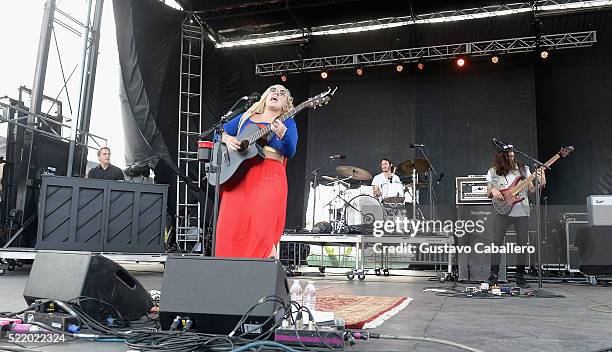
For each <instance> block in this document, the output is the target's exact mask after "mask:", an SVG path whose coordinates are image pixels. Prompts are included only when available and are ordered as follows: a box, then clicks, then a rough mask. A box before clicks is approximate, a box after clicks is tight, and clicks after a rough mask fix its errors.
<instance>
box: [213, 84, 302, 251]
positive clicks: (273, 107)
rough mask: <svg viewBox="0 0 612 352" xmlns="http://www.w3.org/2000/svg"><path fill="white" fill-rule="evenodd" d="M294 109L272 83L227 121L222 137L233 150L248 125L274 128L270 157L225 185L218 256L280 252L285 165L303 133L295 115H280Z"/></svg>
mask: <svg viewBox="0 0 612 352" xmlns="http://www.w3.org/2000/svg"><path fill="white" fill-rule="evenodd" d="M291 109H293V99H292V97H291V94H290V93H289V90H288V89H287V88H285V87H283V86H282V85H273V86H271V87H269V88H268V89H266V91H265V92H264V93H263V94H262V96H261V99H260V100H259V101H258V102H257V103H255V104H253V106H251V107H250V108H249V109H248V110H247V111H246V112H245V113H244V114H242V115H239V116H237V117H235V118H234V119H232V120H230V121H229V122H227V123H226V124H225V125H223V129H224V132H223V135H222V136H221V141H222V142H223V143H225V145H227V147H228V148H229V149H231V150H238V149H239V148H240V141H239V140H238V139H237V138H236V137H235V136H236V135H238V133H239V132H240V131H241V130H242V129H243V128H244V127H245V126H247V125H249V124H255V125H257V126H258V127H259V128H264V127H267V126H270V128H271V130H272V132H273V133H271V134H270V135H269V136H268V139H267V143H266V144H267V145H266V146H265V147H264V150H263V151H264V154H265V158H264V159H263V160H261V161H258V162H256V163H254V164H253V165H251V166H250V167H249V168H248V169H247V171H246V173H245V174H244V176H243V177H242V178H239V179H238V180H236V182H232V183H229V184H224V185H223V193H222V198H221V206H220V208H219V219H218V222H217V243H216V253H215V255H216V256H220V257H244V258H268V257H278V243H279V241H280V238H281V235H282V233H283V230H284V227H285V215H286V209H287V175H286V173H285V166H286V164H287V159H288V158H291V157H292V156H293V155H294V154H295V151H296V146H297V141H298V133H297V128H296V124H295V120H294V119H287V120H285V121H284V122H280V121H279V120H277V119H276V118H277V117H278V116H280V115H282V114H283V113H286V112H288V111H290V110H291Z"/></svg>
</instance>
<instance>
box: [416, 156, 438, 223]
mask: <svg viewBox="0 0 612 352" xmlns="http://www.w3.org/2000/svg"><path fill="white" fill-rule="evenodd" d="M417 148H419V150H420V151H421V153H422V154H423V156H424V157H425V160H427V162H428V163H429V166H430V168H431V170H430V171H429V172H428V173H429V180H428V181H429V182H428V183H429V185H428V192H429V206H430V207H431V209H429V215H430V219H431V220H434V219H435V211H434V203H435V202H434V190H433V178H434V176H435V177H436V178H437V177H438V172H437V171H436V168H435V167H434V165H433V164H432V163H431V161H430V160H429V156H428V155H427V146H423V147H417ZM432 172H433V174H432ZM414 193H415V197H416V189H415V190H414Z"/></svg>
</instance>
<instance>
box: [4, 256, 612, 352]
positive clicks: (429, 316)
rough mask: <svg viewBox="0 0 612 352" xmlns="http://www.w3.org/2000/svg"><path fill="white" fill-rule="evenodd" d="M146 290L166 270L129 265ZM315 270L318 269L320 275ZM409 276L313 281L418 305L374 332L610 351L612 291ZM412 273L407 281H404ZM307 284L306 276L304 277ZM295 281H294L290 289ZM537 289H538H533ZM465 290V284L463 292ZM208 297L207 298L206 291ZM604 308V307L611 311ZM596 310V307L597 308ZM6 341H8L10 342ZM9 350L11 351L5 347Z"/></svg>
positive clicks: (19, 285) (21, 278)
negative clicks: (539, 289) (448, 292)
mask: <svg viewBox="0 0 612 352" xmlns="http://www.w3.org/2000/svg"><path fill="white" fill-rule="evenodd" d="M124 265H125V267H126V268H128V269H129V270H130V271H131V272H132V273H133V274H134V275H135V277H136V278H137V279H138V280H139V281H140V282H141V283H142V284H143V285H144V287H145V288H146V289H147V290H159V289H160V288H161V282H162V274H163V266H162V265H160V264H124ZM313 269H314V268H313ZM28 270H29V269H28V268H27V267H26V266H24V267H22V268H18V269H17V270H15V271H11V272H8V273H7V274H6V275H5V276H4V277H3V278H2V290H1V292H0V311H17V310H20V309H23V308H25V307H26V304H25V301H24V300H23V297H22V292H23V289H24V287H25V284H26V280H27V278H28ZM402 274H403V275H401V276H395V275H393V272H392V276H390V277H376V276H373V275H369V276H368V278H367V280H365V281H357V280H355V281H349V280H346V278H345V277H344V276H343V275H342V274H338V276H336V275H335V274H333V273H332V274H328V275H327V276H326V277H323V278H316V277H315V278H313V280H315V286H316V287H317V292H318V294H320V295H321V294H325V295H357V296H407V297H411V298H413V301H412V302H411V303H410V304H408V306H407V307H405V308H404V309H403V310H402V311H400V312H399V313H398V314H397V315H395V316H394V317H392V318H390V319H389V320H387V321H385V322H384V323H383V324H382V325H381V326H380V327H378V328H376V329H372V330H371V332H378V333H382V334H386V335H395V336H420V337H429V338H439V339H444V340H449V341H453V342H456V343H460V344H464V345H468V346H470V347H473V348H477V349H480V350H482V351H530V350H531V351H581V352H582V351H597V350H600V349H603V348H606V347H609V346H610V340H609V338H607V337H606V336H608V335H609V327H610V326H611V324H612V315H610V314H606V313H600V312H596V311H593V310H589V309H587V307H588V306H592V305H596V304H606V303H610V289H611V288H610V287H601V286H596V287H593V286H586V285H584V284H582V285H579V284H548V283H545V288H546V289H547V290H548V291H551V292H553V293H555V294H560V295H563V296H565V298H523V297H509V296H506V297H505V298H500V299H479V298H465V297H463V298H459V297H454V298H450V297H441V296H438V295H436V294H435V293H433V292H424V291H423V289H424V288H427V287H442V286H444V287H447V286H448V285H451V283H445V284H440V283H439V282H436V281H435V280H432V278H433V277H435V274H434V273H433V272H428V271H404V272H402ZM404 274H405V275H404ZM301 279H302V280H304V277H302V278H301ZM291 282H292V278H289V283H290V284H291ZM531 285H532V287H535V283H533V282H532V283H531ZM463 286H465V285H463V284H459V285H458V286H457V287H458V288H459V287H463ZM203 293H205V292H203ZM604 308H605V307H599V309H604ZM596 309H597V308H596ZM3 342H4V341H3ZM2 346H5V345H4V344H2ZM34 348H35V349H37V350H41V351H83V350H88V351H109V352H110V351H126V350H127V349H128V348H127V346H126V345H125V344H124V343H121V342H114V343H106V342H105V343H100V342H91V341H72V342H66V343H61V344H55V345H49V346H45V347H41V346H38V347H34ZM346 350H349V351H459V349H456V348H454V347H450V346H443V345H439V344H431V343H426V342H413V341H392V340H377V339H371V340H369V341H357V343H356V344H355V345H354V346H353V347H350V346H347V347H346Z"/></svg>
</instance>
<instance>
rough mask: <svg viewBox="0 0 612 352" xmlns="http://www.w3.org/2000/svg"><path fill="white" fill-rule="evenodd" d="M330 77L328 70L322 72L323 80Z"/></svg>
mask: <svg viewBox="0 0 612 352" xmlns="http://www.w3.org/2000/svg"><path fill="white" fill-rule="evenodd" d="M328 76H329V74H328V73H327V71H326V70H323V71H321V78H323V79H327V77H328Z"/></svg>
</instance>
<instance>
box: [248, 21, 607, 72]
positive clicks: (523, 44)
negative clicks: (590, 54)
mask: <svg viewBox="0 0 612 352" xmlns="http://www.w3.org/2000/svg"><path fill="white" fill-rule="evenodd" d="M596 42H597V37H596V32H595V31H588V32H572V33H559V34H548V35H543V36H541V37H540V38H539V40H538V38H536V37H535V36H533V37H523V38H510V39H498V40H488V41H479V42H470V43H460V44H446V45H437V46H426V47H418V48H409V49H399V50H387V51H377V52H369V53H360V54H348V55H339V56H328V57H318V58H311V59H303V60H289V61H279V62H270V63H262V64H257V65H255V73H256V74H257V75H260V76H272V75H280V74H283V73H297V72H316V71H320V70H322V69H344V68H354V67H356V66H359V65H361V66H378V65H388V64H395V63H400V62H401V63H409V62H417V61H419V60H428V61H431V60H445V59H451V58H454V57H458V56H484V55H492V54H498V55H502V54H515V53H524V52H530V51H534V50H536V49H537V48H546V49H548V50H554V49H566V48H580V47H587V46H592V45H593V44H595V43H596Z"/></svg>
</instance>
